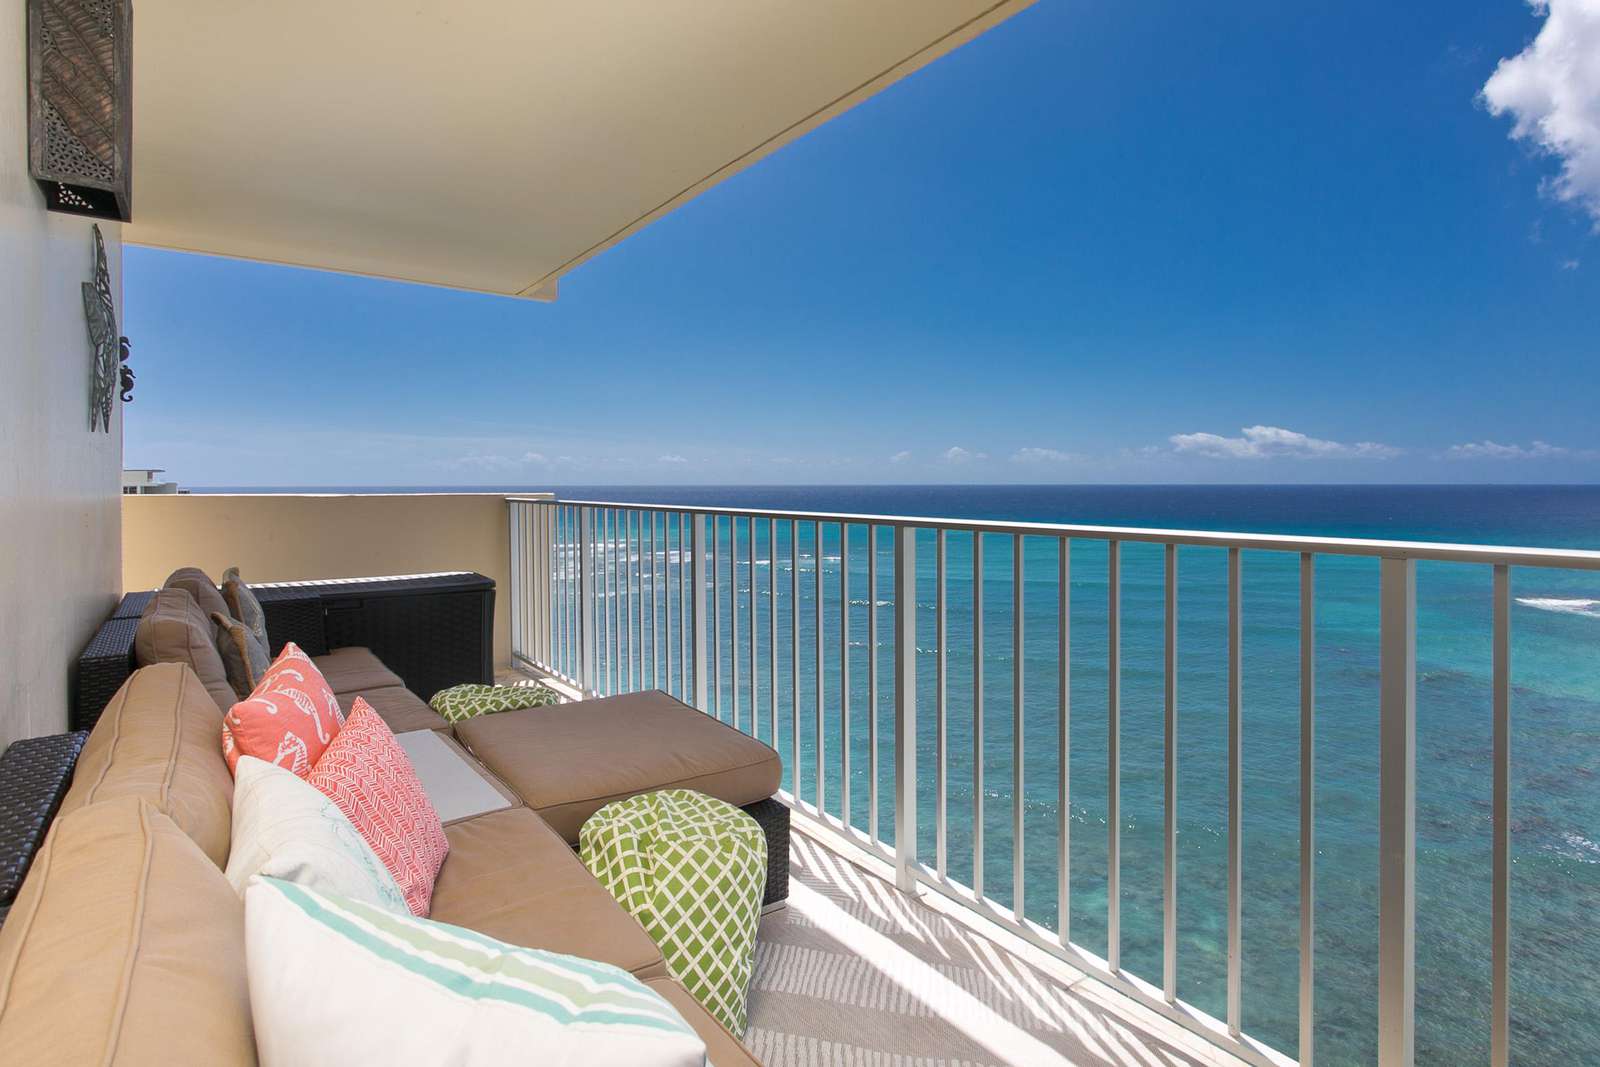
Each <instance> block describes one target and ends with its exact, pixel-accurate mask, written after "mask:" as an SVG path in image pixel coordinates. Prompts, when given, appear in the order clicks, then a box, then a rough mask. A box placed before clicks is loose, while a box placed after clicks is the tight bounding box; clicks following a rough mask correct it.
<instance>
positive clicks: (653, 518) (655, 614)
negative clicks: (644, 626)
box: [649, 511, 661, 689]
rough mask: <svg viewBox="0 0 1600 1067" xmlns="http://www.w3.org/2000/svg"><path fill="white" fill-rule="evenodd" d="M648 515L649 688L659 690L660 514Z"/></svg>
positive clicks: (655, 512)
mask: <svg viewBox="0 0 1600 1067" xmlns="http://www.w3.org/2000/svg"><path fill="white" fill-rule="evenodd" d="M649 514H650V687H651V688H652V689H660V688H661V629H660V626H661V601H660V596H661V574H660V572H659V571H658V570H657V569H656V561H657V560H658V559H659V558H660V557H658V556H657V555H656V528H657V527H658V526H659V525H660V524H661V513H660V512H657V511H652V512H650V513H649Z"/></svg>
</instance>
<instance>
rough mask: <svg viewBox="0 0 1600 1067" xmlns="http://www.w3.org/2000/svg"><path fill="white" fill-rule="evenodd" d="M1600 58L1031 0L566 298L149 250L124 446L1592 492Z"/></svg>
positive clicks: (242, 456) (592, 273)
mask: <svg viewBox="0 0 1600 1067" xmlns="http://www.w3.org/2000/svg"><path fill="white" fill-rule="evenodd" d="M1547 14H1548V15H1549V22H1550V25H1549V27H1548V29H1549V30H1550V36H1549V37H1547V38H1544V39H1541V46H1540V47H1541V49H1542V51H1541V53H1540V54H1537V55H1536V54H1534V53H1533V52H1532V51H1530V52H1529V54H1528V56H1527V57H1525V59H1524V60H1523V61H1522V66H1520V67H1516V68H1513V69H1512V70H1510V71H1509V72H1508V73H1507V76H1506V78H1505V79H1504V80H1503V81H1502V84H1501V85H1500V86H1499V87H1497V89H1496V92H1495V93H1492V94H1491V96H1490V99H1489V100H1488V101H1485V100H1484V99H1482V98H1480V92H1481V90H1482V89H1483V87H1484V85H1485V83H1486V81H1487V80H1488V79H1489V78H1490V76H1491V75H1492V74H1494V72H1495V70H1496V65H1497V63H1499V62H1500V61H1501V60H1502V59H1505V58H1508V57H1513V56H1516V55H1518V53H1521V52H1523V51H1524V49H1531V48H1532V45H1533V42H1534V41H1535V35H1536V34H1538V33H1539V32H1540V30H1541V27H1544V26H1545V25H1546V15H1547ZM1558 18H1559V19H1562V20H1565V21H1562V22H1559V23H1558V22H1557V19H1558ZM1586 34H1587V35H1588V36H1585V35H1586ZM1585 43H1590V44H1594V45H1596V46H1597V47H1596V48H1595V49H1594V51H1593V52H1592V53H1590V55H1600V3H1597V0H1556V3H1555V6H1554V8H1552V9H1550V10H1548V11H1546V10H1543V9H1540V10H1536V9H1534V8H1530V7H1529V6H1528V5H1527V4H1525V3H1523V2H1521V0H1478V2H1474V3H1470V4H1464V3H1460V2H1459V0H1451V2H1429V3H1422V2H1419V3H1413V4H1399V5H1397V4H1390V3H1375V2H1340V3H1326V4H1318V5H1286V4H1281V3H1271V4H1269V3H1244V2H1237V3H1229V4H1224V5H1198V4H1193V3H1186V2H1184V3H1179V2H1173V3H1155V2H1152V3H1145V4H1139V5H1124V4H1115V3H1110V2H1103V0H1095V2H1079V3H1066V2H1060V0H1040V2H1039V3H1038V4H1036V5H1035V6H1034V7H1032V8H1030V9H1028V10H1026V11H1024V12H1023V13H1022V14H1020V15H1018V16H1017V17H1015V18H1013V19H1012V20H1010V21H1009V22H1007V23H1005V24H1003V25H1002V26H1000V27H999V28H998V29H996V30H994V31H993V32H991V33H989V34H987V35H986V36H984V37H982V38H980V39H979V40H977V41H976V42H974V43H972V44H970V45H968V46H966V47H964V48H962V49H960V50H958V51H957V52H955V53H954V54H952V55H950V56H948V57H946V58H945V59H943V60H941V61H939V62H936V63H934V64H933V65H931V66H930V67H928V68H925V69H924V70H922V71H921V72H919V73H917V74H915V75H913V76H911V77H910V78H908V79H905V80H904V81H902V82H900V83H899V84H897V85H895V86H893V87H891V88H890V89H888V90H887V91H885V92H883V93H881V94H879V95H878V96H877V97H875V98H873V99H871V100H869V101H867V102H866V103H865V104H863V105H862V106H860V107H858V108H856V109H854V110H852V111H850V112H848V113H847V114H845V115H843V116H842V117H840V118H838V119H835V120H834V121H832V122H830V123H828V124H827V125H825V126H823V127H822V128H820V129H819V130H817V131H815V132H813V133H812V134H810V135H809V136H807V137H804V138H802V139H801V140H799V141H798V142H795V143H794V144H792V145H790V146H788V147H786V148H784V149H782V150H781V151H779V152H778V153H776V154H775V155H773V156H772V157H770V158H768V159H767V160H765V161H764V162H762V163H760V164H758V165H757V166H755V167H753V168H751V169H749V170H747V171H745V172H743V173H741V174H739V175H737V176H735V177H734V178H732V179H730V180H728V181H727V182H724V183H723V184H722V185H720V186H718V187H716V188H714V189H712V190H711V191H710V192H708V193H706V194H704V195H702V196H701V197H699V198H698V199H696V200H694V201H692V202H690V203H689V204H688V205H686V206H684V207H683V208H681V209H679V210H678V211H676V212H674V213H673V214H671V215H669V216H668V217H666V218H664V219H662V220H661V221H659V222H657V223H655V224H653V225H652V226H650V227H648V228H646V229H645V230H644V231H642V232H641V233H639V234H637V235H635V236H633V237H631V238H629V239H628V240H627V241H625V242H624V243H623V244H621V245H619V246H618V247H616V248H614V249H612V250H610V251H608V252H606V253H604V254H603V255H601V256H599V257H598V258H596V259H595V260H592V261H590V262H589V263H588V264H586V265H585V266H583V267H581V268H579V269H578V270H577V271H575V272H573V273H572V274H570V275H568V276H567V277H566V278H564V279H563V280H562V283H561V298H560V300H559V301H558V302H557V303H554V304H538V303H532V302H525V301H517V300H510V299H505V298H498V297H487V296H479V295H474V294H465V293H459V292H453V291H447V290H439V289H430V288H426V287H420V286H410V285H404V284H398V283H392V282H382V281H374V280H369V279H361V278H351V277H344V276H339V275H332V274H325V273H317V272H309V271H301V270H295V269H290V268H283V267H272V266H264V265H258V264H250V263H241V262H232V261H227V260H220V259H212V258H207V257H198V256H189V255H182V254H176V253H166V252H158V251H153V250H147V249H139V248H129V249H128V250H127V252H126V262H125V283H124V284H125V322H126V327H125V328H126V330H127V332H128V333H129V335H130V336H131V337H132V339H133V342H134V366H135V367H136V369H137V371H138V373H139V385H138V390H137V393H136V399H135V403H134V404H133V405H132V406H131V407H130V408H129V409H128V411H127V419H126V426H127V429H126V460H127V463H128V465H130V466H132V465H143V464H148V465H152V466H160V467H165V468H167V469H168V470H169V471H170V472H171V473H172V474H173V475H174V476H175V477H177V478H178V479H179V480H180V481H181V482H183V483H185V484H189V485H199V486H220V485H232V486H252V485H280V486H283V485H296V486H301V485H305V486H310V485H463V486H465V485H517V486H537V485H544V484H553V485H560V484H575V483H576V484H593V483H599V482H614V483H626V484H647V483H669V484H685V483H699V482H706V483H717V482H723V483H783V482H796V483H825V482H853V483H871V482H923V481H932V482H961V483H970V482H991V481H992V482H1177V481H1185V482H1186V481H1206V482H1316V481H1335V482H1338V481H1361V482H1366V481H1371V482H1393V481H1399V482H1410V481H1426V482H1437V481H1490V482H1515V481H1584V482H1587V481H1595V480H1596V479H1597V476H1600V428H1597V425H1600V424H1597V420H1596V405H1597V400H1600V388H1597V384H1596V369H1597V367H1600V236H1597V230H1596V227H1597V226H1600V173H1596V174H1594V175H1590V174H1589V172H1588V170H1589V168H1591V167H1592V168H1594V169H1596V170H1597V172H1600V144H1596V143H1594V142H1593V141H1592V140H1586V138H1588V137H1589V133H1588V131H1589V130H1591V129H1592V130H1595V131H1600V73H1596V70H1593V69H1587V70H1580V71H1579V74H1582V75H1584V76H1588V75H1590V74H1594V75H1595V76H1594V77H1593V78H1592V79H1591V80H1590V81H1588V82H1585V81H1583V79H1582V78H1579V79H1577V80H1576V82H1575V84H1576V86H1577V88H1576V90H1575V92H1574V91H1568V92H1559V91H1556V90H1560V89H1561V88H1562V86H1561V84H1560V82H1561V79H1562V78H1563V77H1566V76H1567V75H1569V74H1570V73H1571V71H1570V69H1569V68H1570V64H1569V66H1568V67H1563V66H1562V65H1561V64H1560V63H1559V62H1556V60H1554V59H1550V57H1551V56H1555V57H1556V58H1557V59H1559V56H1560V55H1561V54H1563V53H1562V48H1563V47H1564V48H1567V49H1568V50H1569V52H1568V53H1566V54H1569V55H1570V49H1571V48H1572V47H1577V48H1579V50H1580V55H1582V54H1583V53H1582V51H1581V50H1582V47H1583V46H1584V44H1585ZM1585 63H1587V64H1588V67H1590V68H1600V59H1590V60H1583V59H1580V61H1579V66H1580V67H1582V66H1583V64H1585ZM1513 76H1515V77H1516V79H1517V80H1513ZM1541 79H1543V80H1541ZM1552 85H1554V89H1552ZM1586 85H1587V86H1588V87H1589V89H1590V90H1592V96H1586V95H1585V90H1584V87H1585V86H1586ZM1568 88H1570V86H1569V87H1568ZM1551 101H1554V103H1552V102H1551ZM1574 101H1575V102H1574ZM1563 108H1564V109H1565V110H1562V109H1563ZM1541 109H1542V110H1541ZM1494 111H1498V112H1500V113H1499V114H1494V113H1492V112H1494ZM1590 119H1593V120H1594V123H1595V124H1594V125H1593V126H1589V125H1586V123H1587V122H1588V121H1589V120H1590ZM1563 124H1564V125H1563ZM1519 130H1520V131H1521V133H1522V134H1524V136H1521V137H1518V136H1514V133H1516V132H1517V131H1519ZM1562 130H1565V131H1567V132H1566V133H1565V134H1563V133H1562V132H1561V131H1562ZM1597 136H1600V133H1597ZM1563 137H1564V139H1563ZM1552 150H1553V152H1554V154H1553V153H1552ZM1591 177H1592V178H1594V179H1595V181H1594V183H1593V186H1592V188H1591V187H1590V186H1589V185H1586V184H1585V183H1587V182H1590V180H1591Z"/></svg>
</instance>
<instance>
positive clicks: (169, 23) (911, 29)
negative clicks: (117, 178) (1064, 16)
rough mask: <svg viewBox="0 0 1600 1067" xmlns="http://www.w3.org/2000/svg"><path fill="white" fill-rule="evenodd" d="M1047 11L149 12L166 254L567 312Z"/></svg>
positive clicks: (185, 8)
mask: <svg viewBox="0 0 1600 1067" xmlns="http://www.w3.org/2000/svg"><path fill="white" fill-rule="evenodd" d="M1031 2H1032V0H1011V2H1003V3H996V2H993V0H804V2H795V0H783V2H771V0H683V2H677V3H672V2H666V0H595V2H591V3H571V2H567V3H556V2H548V0H525V2H522V3H509V2H489V0H411V2H408V3H394V2H392V0H334V2H331V3H330V2H328V0H319V2H311V0H269V2H265V3H263V2H261V0H206V2H204V3H192V2H190V3H180V2H178V0H139V3H138V4H137V5H136V7H135V11H134V63H133V67H134V154H133V158H134V183H133V184H134V215H133V221H132V222H131V223H130V224H129V225H128V226H127V227H126V229H125V231H124V236H125V239H126V240H128V241H130V242H133V243H136V244H144V245H151V246H156V247H162V248H172V249H181V250H184V251H191V252H203V253H210V254H215V255H224V256H235V257H241V258H246V259H254V260H263V261H268V262H274V263H287V264H294V265H298V266H303V267H315V268H320V269H327V270H335V271H345V272H350V273H355V274H366V275H375V276H380V277H386V278H396V279H402V280H405V281H413V282H422V283H427V284H433V285H444V286H452V287H457V288H462V289H472V290H480V291H484V292H492V293H503V294H506V295H514V296H527V297H534V298H536V299H537V298H543V299H549V298H552V297H553V296H554V293H555V284H556V280H557V279H558V278H559V277H560V276H561V275H562V274H563V273H565V272H567V271H569V270H571V269H572V268H573V267H575V266H577V265H578V264H580V263H583V262H584V261H585V260H587V259H588V258H589V257H591V256H593V255H595V254H596V253H598V252H601V251H603V250H605V249H606V248H609V247H610V246H611V245H613V244H615V243H617V242H618V241H620V240H622V239H623V238H624V237H626V236H628V235H629V234H631V233H633V232H634V231H636V230H638V229H640V228H641V227H643V226H645V225H646V224H648V223H649V222H651V221H652V220H654V219H656V218H658V217H660V216H661V215H663V214H665V213H666V212H668V211H671V210H672V209H673V208H675V207H677V206H678V205H679V204H682V203H684V202H685V201H686V200H688V199H689V198H691V197H693V196H695V195H696V194H698V193H700V192H702V191H703V190H705V189H707V188H709V187H711V186H712V185H714V184H716V183H717V182H719V181H721V180H722V179H724V178H726V177H728V176H730V175H732V174H735V173H737V172H738V171H739V170H741V169H743V168H744V167H746V166H749V165H750V164H751V163H753V162H756V161H757V160H759V159H761V158H762V157H764V156H765V155H767V154H768V153H770V152H772V151H774V150H775V149H777V148H779V147H781V146H782V145H784V144H785V143H787V142H788V141H791V140H793V139H794V138H796V137H798V136H800V135H801V134H804V133H805V132H807V131H808V130H810V129H813V128H814V127H816V126H817V125H819V124H821V123H822V122H825V121H827V120H828V119H829V118H831V117H833V116H834V115H837V114H839V113H841V112H842V111H844V110H846V109H848V108H850V107H852V106H854V105H855V104H857V103H859V102H860V101H862V100H864V99H866V98H867V97H869V96H871V95H872V94H874V93H876V92H878V91H879V90H881V89H883V88H884V87H886V86H888V85H890V84H892V83H893V82H894V81H896V80H897V79H899V78H901V77H903V76H904V75H906V74H908V73H910V72H911V71H914V70H916V69H917V68H919V67H921V66H922V65H924V64H926V63H928V62H930V61H932V60H934V59H937V58H938V57H940V56H942V55H944V54H945V53H947V52H949V51H950V50H952V49H954V48H956V47H958V46H959V45H961V44H963V43H965V42H966V41H969V40H971V39H972V38H973V37H975V36H977V35H978V34H980V33H982V32H983V31H984V30H987V29H989V28H990V27H992V26H994V25H996V24H997V23H999V22H1000V21H1002V20H1004V19H1005V18H1007V17H1009V16H1010V15H1012V14H1014V13H1015V12H1016V11H1018V10H1021V9H1022V8H1024V7H1026V6H1028V4H1029V3H1031Z"/></svg>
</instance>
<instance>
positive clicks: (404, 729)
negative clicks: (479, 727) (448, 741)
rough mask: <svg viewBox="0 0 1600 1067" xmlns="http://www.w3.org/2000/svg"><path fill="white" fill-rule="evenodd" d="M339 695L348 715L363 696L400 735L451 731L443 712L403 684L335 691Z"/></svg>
mask: <svg viewBox="0 0 1600 1067" xmlns="http://www.w3.org/2000/svg"><path fill="white" fill-rule="evenodd" d="M334 695H335V696H337V697H338V698H339V708H340V710H342V711H343V712H344V713H345V714H346V715H349V714H350V709H351V708H353V707H355V706H356V697H358V696H359V697H362V698H364V699H365V700H366V702H367V703H368V704H371V705H372V710H373V711H375V712H377V713H378V718H380V719H382V720H383V721H384V722H385V723H387V724H388V725H389V729H390V730H392V731H394V732H395V733H397V734H404V733H410V732H411V731H412V730H442V731H448V730H449V729H450V724H449V723H448V722H446V721H445V718H444V716H443V715H440V714H439V713H438V712H437V711H434V710H433V709H432V708H430V707H428V705H426V704H424V703H423V702H422V698H421V697H419V696H417V694H415V693H413V692H412V691H411V690H409V689H407V688H406V687H405V686H403V685H387V686H384V687H383V688H382V689H364V690H361V691H359V692H344V693H335V694H334Z"/></svg>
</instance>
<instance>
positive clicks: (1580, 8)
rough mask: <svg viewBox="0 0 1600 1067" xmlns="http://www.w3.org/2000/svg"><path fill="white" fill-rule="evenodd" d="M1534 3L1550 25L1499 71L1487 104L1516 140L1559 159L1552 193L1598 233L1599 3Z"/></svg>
mask: <svg viewBox="0 0 1600 1067" xmlns="http://www.w3.org/2000/svg"><path fill="white" fill-rule="evenodd" d="M1529 2H1530V6H1531V7H1532V8H1533V9H1534V11H1535V12H1537V13H1538V14H1541V15H1544V16H1545V22H1544V26H1543V28H1541V29H1540V30H1539V34H1538V36H1537V37H1535V38H1534V39H1533V43H1532V44H1530V45H1529V46H1528V47H1527V48H1524V49H1523V50H1522V51H1521V52H1520V53H1518V54H1517V55H1515V56H1512V57H1511V58H1510V59H1502V60H1501V61H1500V63H1499V65H1498V66H1497V67H1495V71H1494V74H1492V75H1491V76H1490V77H1489V80H1488V81H1487V82H1485V83H1484V86H1483V93H1482V97H1483V102H1484V104H1485V106H1487V107H1488V109H1489V111H1490V113H1491V114H1494V115H1497V116H1498V115H1506V114H1509V115H1510V116H1511V117H1512V120H1513V125H1512V127H1511V136H1512V137H1515V138H1518V139H1519V140H1523V141H1527V142H1529V143H1531V144H1533V145H1534V146H1536V147H1537V148H1538V149H1539V150H1540V151H1542V152H1546V153H1548V154H1550V155H1553V156H1556V157H1557V158H1559V159H1560V160H1561V173H1560V174H1558V175H1557V176H1556V177H1555V178H1554V179H1552V180H1551V181H1550V183H1549V189H1550V192H1551V193H1552V194H1553V195H1554V196H1555V197H1556V199H1558V200H1562V201H1565V202H1567V203H1572V204H1577V205H1579V206H1581V207H1582V208H1583V209H1584V210H1585V211H1587V212H1588V213H1589V215H1590V216H1591V217H1592V218H1593V219H1594V223H1595V228H1596V229H1600V0H1529Z"/></svg>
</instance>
